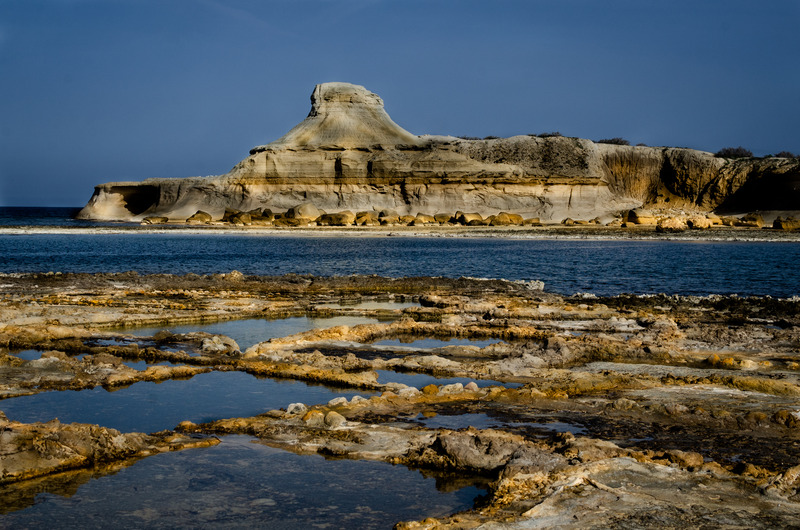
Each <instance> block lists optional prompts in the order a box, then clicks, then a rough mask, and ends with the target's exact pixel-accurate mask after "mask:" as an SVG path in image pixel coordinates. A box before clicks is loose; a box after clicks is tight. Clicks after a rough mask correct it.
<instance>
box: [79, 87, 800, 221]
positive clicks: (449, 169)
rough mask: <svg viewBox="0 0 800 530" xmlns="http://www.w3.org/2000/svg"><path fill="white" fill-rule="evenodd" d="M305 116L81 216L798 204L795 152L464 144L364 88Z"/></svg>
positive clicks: (121, 190) (109, 191)
mask: <svg viewBox="0 0 800 530" xmlns="http://www.w3.org/2000/svg"><path fill="white" fill-rule="evenodd" d="M311 103H312V108H311V112H310V113H309V115H308V117H307V118H306V119H305V120H304V121H302V122H301V123H299V124H298V125H297V126H295V127H294V128H293V129H292V130H290V131H289V132H288V133H287V134H286V135H284V136H283V137H281V138H280V139H278V140H276V141H274V142H272V143H269V144H266V145H263V146H258V147H255V148H253V149H252V150H251V151H250V156H248V157H247V158H245V159H244V160H242V161H241V162H239V163H238V164H237V165H236V166H235V167H234V168H233V169H232V170H231V171H230V172H229V173H227V174H226V175H221V176H217V177H205V178H200V177H193V178H185V179H148V180H145V181H143V182H138V183H137V182H112V183H107V184H101V185H99V186H97V187H96V188H95V192H94V195H93V196H92V198H91V199H90V201H89V203H88V204H87V205H86V207H84V208H83V210H82V211H81V212H80V213H79V214H78V217H79V218H82V219H98V220H125V221H136V220H141V219H143V218H145V217H148V216H161V217H166V218H169V219H170V220H185V219H187V218H189V217H190V216H192V215H193V214H194V213H195V212H197V211H198V210H202V211H204V212H208V213H209V214H211V216H212V217H213V218H215V219H219V218H221V217H222V216H223V214H224V212H225V210H226V209H235V210H242V211H247V210H251V209H255V208H270V209H272V210H276V211H278V210H286V209H289V208H291V207H293V206H296V205H298V204H299V203H303V202H312V203H313V204H314V205H316V206H317V207H318V208H320V209H322V210H326V211H328V212H331V211H342V210H353V211H357V210H382V209H392V210H395V211H397V212H398V213H400V214H401V215H402V214H412V215H413V214H416V213H420V212H421V213H426V214H436V213H440V212H441V213H452V212H456V211H459V210H462V211H470V212H476V213H479V214H481V215H484V216H487V215H493V214H497V213H498V212H501V211H511V212H515V213H519V214H521V215H522V216H523V217H538V218H540V219H542V220H545V221H546V220H561V219H563V218H565V217H573V218H584V219H590V218H594V217H598V216H603V215H607V214H613V213H616V212H619V211H621V210H626V209H630V208H635V207H639V206H655V207H670V208H672V207H680V208H683V207H688V208H694V209H700V210H707V211H708V210H713V209H715V208H721V209H727V210H728V211H748V210H755V209H775V210H788V209H792V210H793V209H798V208H799V207H798V206H797V205H798V204H800V163H798V161H797V160H795V159H781V158H768V159H737V160H730V159H722V158H716V157H714V156H713V155H712V154H711V153H705V152H701V151H695V150H691V149H675V148H656V147H639V146H637V147H632V146H620V145H610V144H597V143H594V142H592V141H590V140H584V139H580V138H567V137H561V136H551V137H544V138H543V137H535V136H514V137H511V138H502V139H486V140H465V139H460V138H456V137H452V136H415V135H413V134H411V133H409V132H408V131H406V130H404V129H402V128H401V127H400V126H398V125H397V124H396V123H394V122H393V121H392V120H391V118H390V117H389V115H388V114H387V113H386V111H385V110H384V108H383V101H382V100H381V99H380V97H378V96H377V95H376V94H373V93H371V92H369V91H368V90H366V89H365V88H364V87H360V86H357V85H350V84H347V83H325V84H321V85H317V87H316V88H315V89H314V92H313V94H312V96H311Z"/></svg>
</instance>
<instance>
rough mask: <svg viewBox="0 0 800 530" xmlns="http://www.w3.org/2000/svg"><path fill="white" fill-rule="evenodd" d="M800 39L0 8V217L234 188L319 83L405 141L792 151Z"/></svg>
mask: <svg viewBox="0 0 800 530" xmlns="http://www.w3.org/2000/svg"><path fill="white" fill-rule="evenodd" d="M798 28H800V1H798V0H785V1H783V0H774V1H764V2H754V1H751V0H748V1H740V0H725V1H723V0H719V1H702V0H691V1H683V0H677V1H676V0H669V1H667V0H662V1H659V2H653V1H647V0H626V1H622V0H603V1H601V0H541V1H540V0H520V1H512V0H507V1H504V0H491V1H490V0H486V1H471V0H342V1H333V0H296V1H289V0H275V1H269V0H260V1H257V0H0V206H35V205H40V206H82V205H83V204H85V203H86V201H87V200H88V199H89V197H90V196H91V194H92V190H93V186H94V185H95V184H99V183H102V182H110V181H121V180H142V179H145V178H149V177H187V176H196V175H216V174H222V173H225V172H227V171H228V170H229V169H230V168H231V167H233V166H234V165H235V164H236V163H237V162H238V161H239V160H241V159H242V158H244V157H245V156H247V154H248V151H249V149H250V148H251V147H253V146H255V145H260V144H264V143H267V142H270V141H272V140H274V139H276V138H278V137H280V136H282V135H283V134H284V133H285V132H286V131H288V130H289V129H290V128H291V127H292V126H294V125H295V124H296V123H298V122H300V121H301V120H302V119H303V118H305V116H306V114H307V113H308V110H309V105H310V104H309V96H310V94H311V91H312V90H313V88H314V85H315V84H316V83H321V82H326V81H346V82H351V83H356V84H359V85H364V86H365V87H367V88H368V89H369V90H372V91H373V92H376V93H377V94H378V95H380V96H381V97H382V98H383V100H384V102H385V103H386V109H387V111H388V112H389V114H390V115H391V116H392V118H393V119H394V121H396V122H397V123H398V124H400V125H401V126H402V127H404V128H406V129H408V130H409V131H411V132H412V133H415V134H425V133H432V134H452V135H468V136H481V137H482V136H486V135H495V136H512V135H515V134H528V133H541V132H550V131H560V132H561V133H562V134H564V135H566V136H579V137H582V138H589V139H593V140H597V139H600V138H609V137H616V136H620V137H623V138H626V139H628V140H629V141H630V142H631V143H632V144H636V143H640V142H642V143H646V144H648V145H670V146H682V147H692V148H696V149H702V150H706V151H712V152H714V151H717V150H718V149H720V148H722V147H728V146H734V147H735V146H739V145H741V146H744V147H746V148H748V149H750V150H752V151H753V153H754V154H756V155H765V154H768V153H775V152H778V151H783V150H788V151H792V152H795V153H800V60H799V59H798V55H799V53H800V30H799V29H798Z"/></svg>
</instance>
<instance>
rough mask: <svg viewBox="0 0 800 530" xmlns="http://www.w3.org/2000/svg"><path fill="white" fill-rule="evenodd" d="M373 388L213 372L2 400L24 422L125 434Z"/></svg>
mask: <svg viewBox="0 0 800 530" xmlns="http://www.w3.org/2000/svg"><path fill="white" fill-rule="evenodd" d="M357 394H359V395H363V396H368V395H371V394H370V393H369V392H366V391H364V392H354V391H348V392H344V391H341V390H338V389H334V388H329V387H326V386H321V385H309V384H306V383H303V382H300V381H280V380H275V379H259V378H256V377H254V376H252V375H250V374H246V373H244V372H210V373H205V374H198V375H196V376H194V377H192V378H191V379H185V380H168V381H162V382H160V383H151V382H140V383H136V384H133V385H131V386H129V387H125V388H119V389H115V390H114V391H112V392H109V391H107V390H104V389H102V388H94V389H91V390H81V391H73V390H67V391H61V392H42V393H40V394H34V395H31V396H19V397H14V398H9V399H4V400H2V401H0V410H2V411H4V412H5V414H6V415H7V416H8V417H9V418H10V419H12V420H15V421H21V422H25V423H29V422H36V421H49V420H52V419H53V418H58V419H59V420H60V421H61V422H62V423H72V422H79V423H94V424H97V425H102V426H104V427H112V428H114V429H118V430H120V431H123V432H130V431H132V432H156V431H161V430H164V429H174V428H175V426H177V425H178V424H179V423H180V422H181V421H184V420H189V421H193V422H195V423H200V422H206V421H212V420H217V419H221V418H233V417H249V416H255V415H256V414H261V413H262V412H266V411H268V410H271V409H278V408H285V407H286V406H287V405H288V404H289V403H295V402H300V403H305V404H307V405H311V404H319V403H327V402H328V401H330V400H331V399H333V398H335V397H339V396H344V397H347V398H348V399H350V398H351V397H353V396H355V395H357Z"/></svg>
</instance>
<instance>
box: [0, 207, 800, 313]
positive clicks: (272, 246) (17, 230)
mask: <svg viewBox="0 0 800 530" xmlns="http://www.w3.org/2000/svg"><path fill="white" fill-rule="evenodd" d="M77 211H78V208H8V207H6V208H0V273H6V274H10V273H26V272H88V273H93V272H124V271H136V272H138V273H140V274H153V273H173V274H186V273H196V274H214V273H226V272H230V271H233V270H237V271H239V272H242V273H244V274H258V275H282V274H288V273H296V274H311V275H318V276H347V275H353V274H361V275H370V274H375V275H380V276H388V277H401V276H434V277H436V276H442V277H448V278H459V277H472V278H502V279H507V280H524V281H530V280H536V281H541V282H544V287H545V289H546V290H548V291H551V292H556V293H559V294H564V295H573V294H577V293H581V294H592V295H597V296H610V295H617V294H622V293H630V294H657V293H667V294H678V295H698V296H707V295H714V294H736V295H740V296H772V297H776V298H791V297H795V296H800V242H797V241H771V240H709V239H702V238H697V239H688V240H687V239H658V238H651V239H630V238H619V239H615V238H609V237H602V238H591V237H585V236H583V237H576V238H572V237H563V236H561V237H553V236H548V235H547V234H543V233H542V232H537V233H536V234H529V235H525V234H520V233H517V232H514V233H509V236H508V237H502V236H498V234H497V233H494V234H492V235H491V236H488V237H487V236H481V237H469V236H463V235H462V236H457V237H453V236H448V235H447V234H444V233H443V234H437V233H435V232H434V233H427V234H425V233H416V234H409V233H406V232H392V231H380V232H369V233H367V234H366V235H365V234H364V233H358V234H355V233H354V234H352V235H350V234H348V233H347V232H344V231H337V232H328V231H314V230H304V231H296V230H281V231H279V230H272V231H250V230H234V229H217V230H203V229H189V228H184V227H169V228H159V227H145V226H140V225H138V224H133V223H109V222H102V223H98V222H91V221H78V220H75V219H74V218H73V216H74V215H75V213H77Z"/></svg>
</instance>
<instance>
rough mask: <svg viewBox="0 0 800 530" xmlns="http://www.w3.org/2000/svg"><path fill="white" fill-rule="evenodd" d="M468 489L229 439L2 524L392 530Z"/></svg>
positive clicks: (45, 499)
mask: <svg viewBox="0 0 800 530" xmlns="http://www.w3.org/2000/svg"><path fill="white" fill-rule="evenodd" d="M84 480H88V478H86V479H84ZM463 484H464V479H463V478H462V479H460V481H459V483H458V484H456V483H451V482H448V480H447V478H446V477H444V476H440V477H438V478H432V477H425V476H423V475H422V474H421V473H419V472H417V471H412V470H409V469H408V468H406V467H402V466H393V465H391V464H387V463H383V462H369V461H359V460H325V459H323V458H322V457H320V456H299V455H296V454H293V453H289V452H285V451H281V450H278V449H273V448H270V447H267V446H265V445H262V444H258V443H253V439H252V438H250V437H246V436H226V437H223V438H222V443H220V444H219V445H217V446H215V447H209V448H203V449H188V450H184V451H180V452H176V453H165V454H160V455H156V456H151V457H148V458H145V459H143V460H140V461H138V462H136V463H135V464H134V465H132V466H130V467H127V468H123V469H121V470H120V471H119V472H117V473H115V474H113V475H107V476H101V477H100V478H98V479H96V480H88V482H86V483H83V484H82V485H79V486H78V485H76V484H74V483H72V484H69V485H67V487H64V486H62V487H61V488H59V487H58V486H54V487H50V488H45V492H44V493H39V494H38V495H37V496H36V497H35V501H34V500H33V499H28V504H30V503H34V504H33V505H31V506H28V507H25V508H24V509H22V510H19V511H16V512H12V513H7V514H6V515H4V516H3V521H2V522H3V526H8V527H19V528H21V527H27V528H34V527H39V528H45V527H53V526H55V527H58V528H107V527H109V525H111V526H115V527H129V528H139V527H146V528H175V527H181V528H185V527H202V528H221V527H224V528H231V527H234V528H254V527H255V528H312V527H316V528H391V527H392V526H393V524H394V523H396V522H398V521H403V520H415V519H424V518H426V517H436V516H442V515H447V514H449V513H453V512H457V511H461V510H465V509H468V508H470V507H472V505H473V503H474V501H475V499H476V497H478V496H479V495H481V494H483V493H484V492H483V491H482V490H481V489H479V487H476V486H475V485H472V486H470V485H468V486H466V487H460V486H463ZM474 484H477V485H480V483H479V482H475V483H474ZM6 489H7V488H6ZM76 490H77V491H76ZM2 498H3V499H4V500H3V501H0V503H3V502H8V501H6V499H7V497H6V496H5V495H3V497H2ZM17 502H19V501H17ZM19 507H23V506H19ZM112 522H113V523H112Z"/></svg>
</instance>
